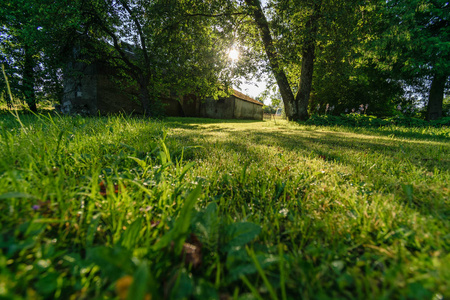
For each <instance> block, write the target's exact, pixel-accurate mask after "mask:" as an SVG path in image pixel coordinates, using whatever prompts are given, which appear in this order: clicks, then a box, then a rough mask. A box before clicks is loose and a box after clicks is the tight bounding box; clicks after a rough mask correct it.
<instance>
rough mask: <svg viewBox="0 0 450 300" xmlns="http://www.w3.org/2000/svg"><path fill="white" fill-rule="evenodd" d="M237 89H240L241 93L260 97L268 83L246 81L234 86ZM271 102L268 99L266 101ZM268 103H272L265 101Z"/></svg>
mask: <svg viewBox="0 0 450 300" xmlns="http://www.w3.org/2000/svg"><path fill="white" fill-rule="evenodd" d="M234 88H235V89H236V90H238V91H240V92H241V93H243V94H245V95H247V96H250V97H252V98H253V99H255V98H256V97H258V96H259V95H260V94H261V93H262V92H264V90H265V89H266V83H265V82H257V81H253V82H248V83H247V82H244V83H242V84H241V85H240V87H239V88H238V87H236V86H235V87H234ZM268 101H269V102H270V100H266V102H268ZM264 104H266V105H269V104H270V103H264Z"/></svg>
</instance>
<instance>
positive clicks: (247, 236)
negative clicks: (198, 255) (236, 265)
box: [222, 222, 261, 252]
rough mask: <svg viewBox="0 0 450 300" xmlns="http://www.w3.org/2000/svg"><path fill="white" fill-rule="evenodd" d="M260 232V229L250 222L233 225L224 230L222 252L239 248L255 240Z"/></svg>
mask: <svg viewBox="0 0 450 300" xmlns="http://www.w3.org/2000/svg"><path fill="white" fill-rule="evenodd" d="M260 232H261V227H260V226H258V225H256V224H254V223H250V222H240V223H233V224H230V225H228V226H226V227H225V229H224V234H225V236H224V239H225V240H224V247H222V249H223V251H224V252H228V251H229V250H230V249H232V248H234V247H241V246H244V245H245V244H247V243H249V242H251V241H252V240H253V239H255V238H256V237H257V236H258V235H259V233H260Z"/></svg>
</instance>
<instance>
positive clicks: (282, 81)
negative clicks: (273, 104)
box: [245, 0, 297, 120]
mask: <svg viewBox="0 0 450 300" xmlns="http://www.w3.org/2000/svg"><path fill="white" fill-rule="evenodd" d="M245 3H246V4H247V6H249V7H250V8H251V9H252V12H253V19H254V20H255V22H256V25H257V26H258V28H259V32H260V35H261V39H262V42H263V45H264V49H265V51H266V54H267V58H268V59H269V63H270V67H271V68H272V72H273V75H274V77H275V80H276V81H277V85H278V88H279V90H280V94H281V98H282V99H283V104H284V109H285V112H286V117H287V118H288V119H289V120H296V117H295V116H296V115H297V105H296V103H295V98H294V94H293V93H292V90H291V87H290V85H289V81H288V79H287V77H286V74H285V73H284V70H283V68H282V66H281V65H280V61H279V57H278V53H277V51H276V49H275V46H274V45H273V40H272V36H271V35H270V30H269V24H268V22H267V19H266V16H265V15H264V12H263V11H262V8H261V3H260V2H259V0H245Z"/></svg>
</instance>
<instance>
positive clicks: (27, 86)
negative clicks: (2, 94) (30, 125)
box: [22, 46, 37, 112]
mask: <svg viewBox="0 0 450 300" xmlns="http://www.w3.org/2000/svg"><path fill="white" fill-rule="evenodd" d="M24 52H25V62H24V67H23V77H22V80H23V82H22V84H23V90H22V92H23V94H24V96H25V102H26V103H27V104H28V107H29V108H30V110H31V111H33V112H36V111H37V107H36V94H35V92H34V81H35V78H34V70H33V68H34V60H33V54H32V53H31V51H30V50H29V47H27V46H25V47H24Z"/></svg>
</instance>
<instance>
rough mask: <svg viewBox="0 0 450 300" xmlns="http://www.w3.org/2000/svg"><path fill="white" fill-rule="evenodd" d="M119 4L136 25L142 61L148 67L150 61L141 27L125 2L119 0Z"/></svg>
mask: <svg viewBox="0 0 450 300" xmlns="http://www.w3.org/2000/svg"><path fill="white" fill-rule="evenodd" d="M119 1H120V3H121V4H122V6H123V8H125V10H126V11H127V12H128V14H129V15H130V17H131V19H132V20H133V22H134V24H135V25H136V28H137V31H138V33H139V39H140V41H141V46H142V51H143V54H144V60H145V63H146V65H147V67H148V66H149V65H150V60H149V58H148V54H147V46H146V43H145V38H144V34H143V32H142V26H141V24H140V23H139V21H138V20H137V19H136V17H135V16H134V14H133V12H132V11H131V9H130V7H129V6H128V4H127V3H126V2H124V1H123V0H119Z"/></svg>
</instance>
